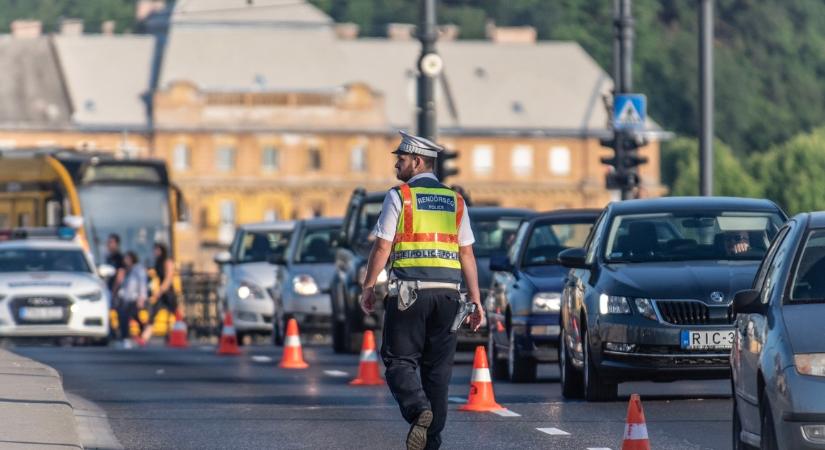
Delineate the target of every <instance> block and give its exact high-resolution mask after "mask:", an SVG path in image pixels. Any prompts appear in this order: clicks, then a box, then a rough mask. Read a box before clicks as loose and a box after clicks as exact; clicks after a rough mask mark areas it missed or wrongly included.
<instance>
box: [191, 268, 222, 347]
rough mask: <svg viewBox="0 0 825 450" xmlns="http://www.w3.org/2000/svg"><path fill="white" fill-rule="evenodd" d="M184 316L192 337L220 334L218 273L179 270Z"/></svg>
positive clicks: (207, 336)
mask: <svg viewBox="0 0 825 450" xmlns="http://www.w3.org/2000/svg"><path fill="white" fill-rule="evenodd" d="M180 281H181V291H182V294H183V307H184V317H186V323H187V325H188V327H189V334H190V336H191V337H193V338H196V339H197V338H211V337H215V336H220V332H221V323H222V319H223V318H222V317H221V314H220V308H219V307H218V287H219V285H220V274H216V273H207V272H181V274H180Z"/></svg>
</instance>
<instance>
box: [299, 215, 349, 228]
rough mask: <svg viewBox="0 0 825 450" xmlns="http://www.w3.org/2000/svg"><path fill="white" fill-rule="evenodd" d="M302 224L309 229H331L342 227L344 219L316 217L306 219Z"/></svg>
mask: <svg viewBox="0 0 825 450" xmlns="http://www.w3.org/2000/svg"><path fill="white" fill-rule="evenodd" d="M302 222H303V224H304V226H306V227H307V228H329V227H339V226H342V225H343V224H344V219H343V218H342V217H315V218H313V219H304V220H302Z"/></svg>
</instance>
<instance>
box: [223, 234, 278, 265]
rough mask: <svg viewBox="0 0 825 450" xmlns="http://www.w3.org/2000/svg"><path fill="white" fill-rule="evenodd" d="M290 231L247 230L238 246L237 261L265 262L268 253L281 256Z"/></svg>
mask: <svg viewBox="0 0 825 450" xmlns="http://www.w3.org/2000/svg"><path fill="white" fill-rule="evenodd" d="M290 235H292V231H286V230H278V231H247V232H246V233H244V236H243V238H242V239H241V243H240V247H239V248H238V258H237V260H238V262H242V263H248V262H265V261H267V258H268V257H269V255H273V257H275V258H283V257H284V255H285V254H286V248H287V246H288V245H289V236H290Z"/></svg>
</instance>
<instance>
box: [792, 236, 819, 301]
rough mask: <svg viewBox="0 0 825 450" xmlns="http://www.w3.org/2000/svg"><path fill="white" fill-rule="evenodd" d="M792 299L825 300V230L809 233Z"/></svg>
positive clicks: (794, 281) (800, 260)
mask: <svg viewBox="0 0 825 450" xmlns="http://www.w3.org/2000/svg"><path fill="white" fill-rule="evenodd" d="M791 301H792V302H811V301H822V302H825V230H816V231H812V232H811V234H809V235H808V240H807V241H806V242H805V248H804V249H803V250H802V257H801V258H800V259H799V266H798V267H797V269H796V275H795V276H794V280H793V285H792V287H791Z"/></svg>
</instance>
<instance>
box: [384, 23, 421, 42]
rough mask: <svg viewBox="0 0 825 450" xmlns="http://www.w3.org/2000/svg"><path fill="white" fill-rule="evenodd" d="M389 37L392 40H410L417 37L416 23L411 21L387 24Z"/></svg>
mask: <svg viewBox="0 0 825 450" xmlns="http://www.w3.org/2000/svg"><path fill="white" fill-rule="evenodd" d="M387 37H388V38H390V40H391V41H409V40H412V38H413V37H415V25H413V24H411V23H390V24H387Z"/></svg>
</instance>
